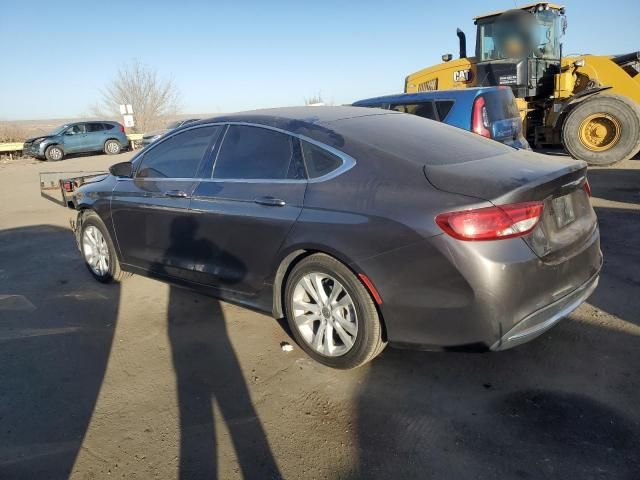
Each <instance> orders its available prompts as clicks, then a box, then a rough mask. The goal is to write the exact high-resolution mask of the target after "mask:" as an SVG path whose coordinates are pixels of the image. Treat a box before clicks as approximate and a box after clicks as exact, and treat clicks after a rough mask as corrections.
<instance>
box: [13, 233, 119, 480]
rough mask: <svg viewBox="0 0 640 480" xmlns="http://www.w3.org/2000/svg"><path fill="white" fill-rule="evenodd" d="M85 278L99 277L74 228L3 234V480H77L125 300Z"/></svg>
mask: <svg viewBox="0 0 640 480" xmlns="http://www.w3.org/2000/svg"><path fill="white" fill-rule="evenodd" d="M43 272H47V273H46V274H43ZM49 272H55V273H54V274H50V273H49ZM83 278H87V279H89V278H90V275H89V273H88V272H87V270H86V268H85V266H84V265H83V263H82V260H81V259H80V256H79V255H78V252H77V248H76V246H75V243H74V239H73V236H72V234H71V233H70V231H69V230H68V229H64V228H60V227H56V226H50V225H39V226H31V227H24V228H15V229H9V230H3V231H0V379H1V380H0V384H1V387H0V478H12V479H13V478H67V477H68V476H69V474H70V472H71V469H72V467H73V464H74V462H75V459H76V456H77V454H78V451H79V449H80V447H81V445H82V441H83V438H84V436H85V433H86V431H87V427H88V425H89V422H90V420H91V416H92V414H93V410H94V406H95V404H96V400H97V397H98V393H99V391H100V386H101V385H102V381H103V378H104V374H105V369H106V365H107V360H108V358H109V354H110V351H111V344H112V340H113V335H114V331H115V326H116V320H117V318H118V305H119V298H120V288H119V286H118V285H117V284H114V285H103V284H100V283H98V282H95V281H93V280H91V281H86V282H84V281H82V280H80V281H78V279H83Z"/></svg>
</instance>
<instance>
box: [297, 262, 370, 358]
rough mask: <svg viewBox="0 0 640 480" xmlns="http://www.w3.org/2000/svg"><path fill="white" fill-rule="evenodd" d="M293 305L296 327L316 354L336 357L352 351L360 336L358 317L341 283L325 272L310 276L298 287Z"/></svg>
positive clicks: (306, 276) (301, 280)
mask: <svg viewBox="0 0 640 480" xmlns="http://www.w3.org/2000/svg"><path fill="white" fill-rule="evenodd" d="M292 302H293V305H292V308H291V311H292V312H293V316H294V320H295V325H296V327H297V328H298V331H299V332H300V335H301V336H302V338H303V339H304V341H305V342H307V343H308V344H309V345H310V346H311V347H312V348H313V349H314V350H315V351H317V352H318V353H320V354H322V355H326V356H328V357H337V356H340V355H344V354H345V353H347V352H348V351H349V350H351V348H352V347H353V345H354V343H355V341H356V337H357V335H358V318H357V315H356V309H355V305H354V303H353V300H352V299H351V296H350V295H349V293H348V292H347V291H346V289H345V288H344V287H343V286H342V284H341V283H340V282H338V281H337V280H336V279H335V278H333V277H331V276H329V275H327V274H324V273H319V272H311V273H308V274H306V275H304V276H303V277H302V278H301V279H300V280H299V281H298V283H297V284H296V286H295V288H294V290H293V299H292Z"/></svg>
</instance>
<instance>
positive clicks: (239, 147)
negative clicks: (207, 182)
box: [213, 125, 302, 179]
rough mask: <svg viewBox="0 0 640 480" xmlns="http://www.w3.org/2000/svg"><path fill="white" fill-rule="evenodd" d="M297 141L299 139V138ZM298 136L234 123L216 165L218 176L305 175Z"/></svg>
mask: <svg viewBox="0 0 640 480" xmlns="http://www.w3.org/2000/svg"><path fill="white" fill-rule="evenodd" d="M295 142H296V143H297V139H295ZM296 150H297V149H294V139H293V137H291V136H290V135H286V134H284V133H280V132H276V131H274V130H268V129H266V128H260V127H249V126H244V125H231V126H230V127H229V130H228V131H227V134H226V135H225V137H224V140H223V142H222V146H221V147H220V153H219V154H218V158H217V159H216V164H215V166H214V168H213V177H214V178H239V179H286V178H290V179H291V178H302V177H300V176H299V175H300V173H301V171H300V169H299V168H296V165H297V161H298V160H297V158H298V155H295V153H296Z"/></svg>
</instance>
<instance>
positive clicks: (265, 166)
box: [190, 125, 307, 295]
mask: <svg viewBox="0 0 640 480" xmlns="http://www.w3.org/2000/svg"><path fill="white" fill-rule="evenodd" d="M299 152H300V147H299V141H298V139H297V138H294V137H291V136H290V135H287V134H285V133H281V132H279V131H275V130H272V129H267V128H262V127H256V126H245V125H230V126H229V127H228V130H227V132H226V133H225V135H224V137H223V140H222V144H221V146H220V148H219V151H218V153H217V158H216V160H215V165H214V166H213V175H212V178H211V179H210V180H202V181H201V182H200V184H199V185H198V187H197V188H196V190H195V192H194V194H193V199H192V200H191V207H190V209H191V210H192V211H193V212H194V217H193V218H194V219H196V223H197V224H198V226H199V230H198V231H199V233H200V235H201V236H202V237H203V238H206V239H207V240H208V242H209V249H200V250H195V252H196V256H195V270H194V279H195V280H196V281H198V282H200V283H206V284H209V285H214V286H216V287H218V288H220V289H223V290H227V291H232V292H238V293H242V294H249V295H254V294H256V293H258V292H259V291H260V290H261V289H262V288H263V287H264V282H265V279H266V278H267V276H268V275H269V274H270V273H271V271H272V270H273V265H274V261H275V258H276V254H277V253H278V250H279V249H280V246H281V245H282V243H283V241H284V239H285V237H286V235H287V234H288V233H289V231H290V230H291V227H292V226H293V224H294V222H295V221H296V219H297V218H298V216H299V215H300V212H301V210H302V203H303V199H304V192H305V189H306V185H307V183H306V180H305V174H304V167H303V165H302V159H301V155H300V153H299Z"/></svg>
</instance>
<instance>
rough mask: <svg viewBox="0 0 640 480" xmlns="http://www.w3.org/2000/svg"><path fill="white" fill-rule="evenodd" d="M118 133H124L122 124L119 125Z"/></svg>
mask: <svg viewBox="0 0 640 480" xmlns="http://www.w3.org/2000/svg"><path fill="white" fill-rule="evenodd" d="M120 131H121V132H122V133H124V125H122V124H121V125H120Z"/></svg>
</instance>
